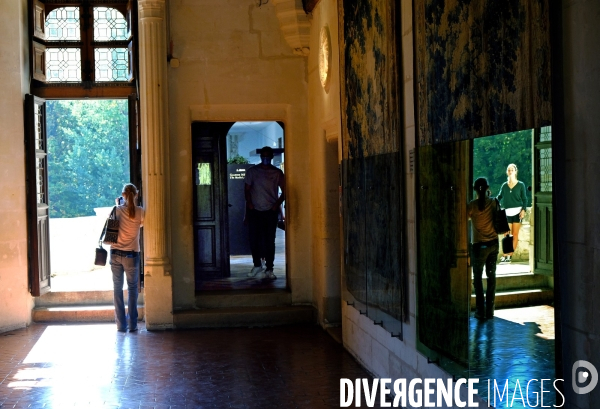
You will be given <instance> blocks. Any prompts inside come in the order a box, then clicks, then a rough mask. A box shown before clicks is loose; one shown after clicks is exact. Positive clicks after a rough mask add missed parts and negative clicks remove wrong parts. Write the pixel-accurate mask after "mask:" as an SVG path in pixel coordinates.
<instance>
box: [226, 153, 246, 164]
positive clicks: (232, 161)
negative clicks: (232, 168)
mask: <svg viewBox="0 0 600 409" xmlns="http://www.w3.org/2000/svg"><path fill="white" fill-rule="evenodd" d="M247 163H248V159H246V158H244V157H243V156H241V155H236V156H234V157H233V158H231V159H228V160H227V164H228V165H245V164H247Z"/></svg>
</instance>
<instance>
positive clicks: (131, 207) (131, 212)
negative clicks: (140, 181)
mask: <svg viewBox="0 0 600 409" xmlns="http://www.w3.org/2000/svg"><path fill="white" fill-rule="evenodd" d="M137 194H138V190H137V188H136V187H135V185H133V184H131V183H127V184H126V185H125V186H123V198H124V199H125V205H126V206H127V215H128V216H129V218H130V219H135V207H136V206H135V196H136V195H137Z"/></svg>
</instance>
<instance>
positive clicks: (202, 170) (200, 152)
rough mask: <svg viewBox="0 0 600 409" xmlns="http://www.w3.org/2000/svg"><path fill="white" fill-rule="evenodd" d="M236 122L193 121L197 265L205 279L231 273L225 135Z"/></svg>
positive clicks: (197, 275)
mask: <svg viewBox="0 0 600 409" xmlns="http://www.w3.org/2000/svg"><path fill="white" fill-rule="evenodd" d="M232 125H233V122H226V123H225V122H194V123H193V124H192V150H193V157H192V160H193V162H192V170H193V183H194V186H193V192H194V193H193V200H194V215H193V224H194V225H193V229H194V248H195V250H194V269H195V281H196V289H198V288H199V286H200V283H201V282H202V281H203V280H207V279H211V278H225V277H229V274H230V272H229V231H228V229H229V220H228V210H227V203H228V202H227V164H226V162H227V160H226V140H225V137H226V135H227V132H228V131H229V128H231V126H232Z"/></svg>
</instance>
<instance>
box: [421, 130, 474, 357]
mask: <svg viewBox="0 0 600 409" xmlns="http://www.w3.org/2000/svg"><path fill="white" fill-rule="evenodd" d="M469 144H470V142H469V141H463V142H454V143H446V144H440V145H434V146H423V147H420V148H419V151H418V155H419V156H418V158H419V163H418V165H419V183H418V189H419V204H418V232H419V233H418V280H417V291H418V297H417V303H418V304H417V305H418V323H419V327H418V336H419V341H420V346H419V347H420V348H419V349H420V350H422V351H423V352H424V353H425V354H426V355H428V356H433V357H434V358H436V359H437V358H440V357H441V358H449V359H451V360H452V361H454V362H455V363H459V364H461V365H462V366H464V367H467V366H468V345H469V343H468V341H469V339H468V336H469V327H468V325H469V302H470V294H471V291H470V286H469V269H468V265H467V220H466V204H467V191H466V187H467V186H470V183H468V173H469V172H468V169H469V168H470V165H469V157H470V154H469V151H470V145H469ZM421 345H422V346H424V347H426V348H422V347H421ZM432 351H435V353H437V355H436V354H435V353H434V354H432ZM440 364H441V365H442V366H443V367H444V366H445V363H444V362H443V361H440Z"/></svg>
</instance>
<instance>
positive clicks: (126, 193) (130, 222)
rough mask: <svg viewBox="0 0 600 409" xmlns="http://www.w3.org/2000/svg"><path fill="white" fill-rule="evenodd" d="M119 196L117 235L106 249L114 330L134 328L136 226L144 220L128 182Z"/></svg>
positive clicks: (137, 260) (137, 263) (137, 270)
mask: <svg viewBox="0 0 600 409" xmlns="http://www.w3.org/2000/svg"><path fill="white" fill-rule="evenodd" d="M121 194H122V196H121V197H119V198H117V199H116V203H117V209H116V210H117V211H116V214H117V220H118V221H119V238H118V240H117V244H113V245H112V246H111V249H110V268H111V270H112V275H113V288H114V294H113V301H114V304H115V321H116V323H117V330H118V331H120V332H125V331H127V324H128V321H129V331H130V332H133V331H137V318H138V310H137V299H138V280H139V274H140V228H141V227H142V226H143V223H144V214H145V212H144V209H143V208H142V207H140V206H137V199H138V190H137V188H136V187H135V186H134V185H132V184H131V183H128V184H126V185H125V186H123V192H122V193H121ZM123 273H125V276H126V278H127V294H128V301H127V312H128V314H127V315H125V305H124V303H125V302H124V300H123Z"/></svg>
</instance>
